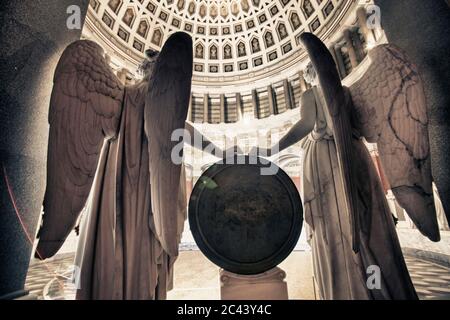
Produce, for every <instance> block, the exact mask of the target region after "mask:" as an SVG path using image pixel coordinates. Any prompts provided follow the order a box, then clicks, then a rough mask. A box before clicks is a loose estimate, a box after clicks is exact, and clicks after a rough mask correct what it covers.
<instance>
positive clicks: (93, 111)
mask: <svg viewBox="0 0 450 320" xmlns="http://www.w3.org/2000/svg"><path fill="white" fill-rule="evenodd" d="M53 82H54V84H53V91H52V95H51V100H50V111H49V124H50V135H49V146H48V156H47V187H46V190H45V197H44V203H43V206H44V216H43V221H42V226H41V229H40V231H39V234H38V237H39V243H38V246H37V249H36V257H37V258H40V259H45V258H48V257H51V256H53V255H54V254H55V253H56V252H57V251H58V249H59V248H60V247H61V246H62V244H63V243H64V240H65V239H66V237H67V236H68V234H69V233H70V231H71V230H72V229H73V227H74V225H75V223H76V221H77V218H78V216H79V214H80V212H81V210H82V209H83V207H84V205H85V203H86V200H87V198H88V195H89V191H90V189H91V186H92V182H93V179H94V176H95V172H96V169H97V165H98V161H99V157H100V153H101V150H102V146H103V144H104V141H105V139H111V138H113V137H114V136H115V135H116V134H117V132H118V126H119V122H120V115H121V111H122V100H123V95H124V88H123V86H122V85H121V83H120V81H119V80H118V79H117V78H116V76H115V75H114V74H113V72H112V71H111V69H110V67H109V66H108V65H107V64H106V62H105V59H104V57H103V49H102V48H101V47H100V46H99V45H97V44H96V43H94V42H92V41H87V40H80V41H76V42H74V43H72V44H71V45H69V46H68V47H67V48H66V49H65V51H64V53H63V55H62V56H61V58H60V60H59V62H58V65H57V67H56V71H55V76H54V80H53Z"/></svg>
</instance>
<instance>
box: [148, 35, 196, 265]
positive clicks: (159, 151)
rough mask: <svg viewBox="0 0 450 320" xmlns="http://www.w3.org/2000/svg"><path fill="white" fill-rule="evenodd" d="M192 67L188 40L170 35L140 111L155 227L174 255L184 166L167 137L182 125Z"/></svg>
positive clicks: (182, 199)
mask: <svg viewBox="0 0 450 320" xmlns="http://www.w3.org/2000/svg"><path fill="white" fill-rule="evenodd" d="M192 64H193V57H192V40H191V38H190V36H188V35H187V34H186V33H182V32H178V33H174V34H173V35H172V36H171V37H170V38H169V39H168V40H167V41H166V43H165V45H164V47H163V49H162V51H161V53H160V54H159V56H158V59H157V61H156V64H155V67H154V68H155V69H154V71H153V75H152V77H151V79H150V83H149V91H148V94H147V98H146V104H145V112H144V117H145V119H144V122H145V132H146V135H147V139H148V148H149V165H150V189H151V199H152V212H153V219H154V227H155V229H156V230H155V231H156V235H157V237H158V239H159V241H160V242H161V245H162V246H163V248H164V250H165V251H166V252H167V253H168V254H169V255H171V256H176V255H177V254H178V243H179V241H180V237H181V232H182V230H183V224H184V220H185V219H186V210H187V205H186V189H185V179H184V168H183V167H182V164H177V163H176V162H174V161H173V160H172V159H171V153H172V149H173V148H174V147H175V145H176V144H177V143H178V142H177V141H171V136H172V133H173V132H174V130H176V129H184V127H185V122H186V118H187V113H188V107H189V98H190V94H191V78H192Z"/></svg>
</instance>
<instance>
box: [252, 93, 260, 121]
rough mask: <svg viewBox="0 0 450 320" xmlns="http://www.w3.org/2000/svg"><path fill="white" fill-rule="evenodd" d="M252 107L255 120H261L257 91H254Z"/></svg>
mask: <svg viewBox="0 0 450 320" xmlns="http://www.w3.org/2000/svg"><path fill="white" fill-rule="evenodd" d="M252 105H253V112H254V115H255V119H259V107H258V94H257V92H256V90H255V89H253V90H252Z"/></svg>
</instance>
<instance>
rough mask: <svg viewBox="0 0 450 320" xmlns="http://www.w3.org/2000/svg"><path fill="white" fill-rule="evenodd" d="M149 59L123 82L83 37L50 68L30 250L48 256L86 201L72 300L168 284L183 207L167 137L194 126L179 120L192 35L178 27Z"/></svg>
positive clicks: (161, 292)
mask: <svg viewBox="0 0 450 320" xmlns="http://www.w3.org/2000/svg"><path fill="white" fill-rule="evenodd" d="M147 58H148V59H147V60H145V62H144V63H143V64H142V67H143V69H144V70H143V71H144V78H143V79H142V80H141V81H140V82H138V83H137V84H135V85H131V86H128V87H124V85H123V84H122V83H121V82H120V81H119V80H118V78H117V77H116V76H115V75H114V73H113V72H112V70H111V68H110V67H109V66H108V65H107V63H106V62H105V58H104V56H103V50H102V49H101V47H100V46H99V45H97V44H96V43H94V42H92V41H87V40H80V41H76V42H74V43H72V44H71V45H69V46H68V47H67V48H66V50H65V51H64V53H63V55H62V57H61V59H60V61H59V63H58V66H57V68H56V71H55V76H54V86H53V91H52V96H51V101H50V111H49V124H50V135H49V147H48V160H47V161H48V164H47V187H46V192H45V197H44V203H43V209H44V215H43V222H42V226H41V229H40V231H39V234H38V238H39V243H38V246H37V253H36V256H37V257H39V258H41V259H45V258H48V257H51V256H53V255H54V254H55V253H56V252H57V251H58V249H59V248H60V247H61V246H62V244H63V243H64V240H65V239H66V237H67V236H68V234H69V233H70V231H71V230H72V229H73V228H74V225H75V224H76V221H77V219H78V217H79V215H80V212H81V211H82V210H83V208H85V213H86V216H85V217H84V219H83V220H84V221H83V224H82V226H81V234H80V240H79V244H78V250H77V257H76V263H75V265H76V266H77V267H79V268H80V270H79V275H80V278H79V280H78V283H77V286H78V290H77V299H164V298H165V297H166V293H167V290H168V289H170V287H171V274H172V267H173V264H174V261H175V259H176V257H177V255H178V245H179V242H180V238H181V233H182V231H183V224H184V220H185V218H186V206H187V203H186V190H185V178H184V176H185V172H184V167H183V165H182V164H176V163H175V162H173V161H172V160H171V150H172V148H173V147H174V146H175V145H176V144H177V142H176V141H171V134H172V132H173V131H174V130H176V129H180V128H181V129H183V128H185V129H186V130H187V131H188V132H189V133H191V134H193V133H194V132H196V130H195V129H194V128H193V127H192V125H190V124H189V123H188V122H186V118H187V113H188V106H189V99H190V94H191V78H192V63H193V62H192V61H193V58H192V40H191V38H190V37H189V36H188V35H187V34H185V33H181V32H180V33H175V34H173V35H172V36H170V37H169V39H168V40H167V41H166V43H165V45H164V47H163V49H162V51H161V52H160V53H159V54H158V55H157V56H156V55H153V54H152V55H147ZM203 143H204V145H207V141H203ZM200 147H203V146H200ZM217 149H218V148H217ZM215 151H216V152H218V150H215Z"/></svg>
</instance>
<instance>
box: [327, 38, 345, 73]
mask: <svg viewBox="0 0 450 320" xmlns="http://www.w3.org/2000/svg"><path fill="white" fill-rule="evenodd" d="M328 51H330V53H331V55H332V56H333V60H334V63H336V68H337V71H338V73H339V76H340V77H341V79H343V78H344V77H345V75H343V74H342V73H341V69H340V67H339V63H338V59H337V55H336V44H335V43H330V45H329V46H328ZM341 58H342V57H341Z"/></svg>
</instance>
